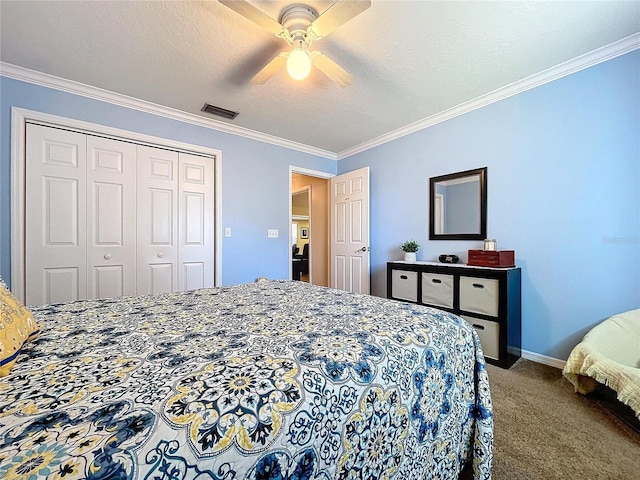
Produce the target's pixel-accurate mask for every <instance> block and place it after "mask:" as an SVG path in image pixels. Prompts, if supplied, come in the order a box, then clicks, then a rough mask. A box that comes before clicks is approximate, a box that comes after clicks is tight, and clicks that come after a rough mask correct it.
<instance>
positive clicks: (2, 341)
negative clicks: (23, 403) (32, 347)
mask: <svg viewBox="0 0 640 480" xmlns="http://www.w3.org/2000/svg"><path fill="white" fill-rule="evenodd" d="M39 334H40V329H39V328H38V324H37V323H36V321H35V320H34V319H33V315H31V312H30V311H29V310H27V308H26V307H25V306H24V305H22V303H20V301H19V300H18V299H17V298H15V297H14V296H13V295H12V294H11V292H10V291H9V289H8V288H6V285H4V282H2V284H0V377H5V376H7V375H9V372H10V371H11V367H13V365H14V364H15V363H16V360H17V358H18V355H20V352H22V347H24V345H25V344H26V343H27V342H28V341H29V340H33V339H35V338H36V337H37V336H38V335H39Z"/></svg>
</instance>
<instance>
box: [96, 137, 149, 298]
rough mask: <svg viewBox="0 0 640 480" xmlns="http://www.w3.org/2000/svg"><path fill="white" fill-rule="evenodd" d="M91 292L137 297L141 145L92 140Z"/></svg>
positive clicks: (104, 139)
mask: <svg viewBox="0 0 640 480" xmlns="http://www.w3.org/2000/svg"><path fill="white" fill-rule="evenodd" d="M87 153H88V162H87V241H88V250H87V277H88V278H87V280H88V285H87V290H88V291H87V294H88V296H89V298H109V297H119V296H122V295H135V294H136V209H135V204H136V155H137V153H136V146H135V145H133V144H132V143H127V142H123V141H119V140H112V139H107V138H101V137H94V136H87Z"/></svg>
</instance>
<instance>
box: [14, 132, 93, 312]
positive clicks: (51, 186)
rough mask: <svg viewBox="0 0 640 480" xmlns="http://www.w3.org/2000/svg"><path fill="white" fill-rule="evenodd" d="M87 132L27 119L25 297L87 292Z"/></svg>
mask: <svg viewBox="0 0 640 480" xmlns="http://www.w3.org/2000/svg"><path fill="white" fill-rule="evenodd" d="M86 153H87V149H86V136H85V135H84V134H80V133H75V132H69V131H66V130H60V129H56V128H50V127H43V126H40V125H31V124H27V142H26V171H25V181H26V185H27V192H28V195H27V196H26V202H25V212H26V215H25V216H26V221H25V249H26V251H27V252H28V254H27V255H26V258H25V274H26V275H25V302H26V304H27V305H41V304H45V303H60V302H70V301H74V300H79V299H84V298H86V295H87V278H86V275H87V274H86V272H87V268H86V261H87V260H86V258H87V241H86V234H85V232H86V202H85V197H86V181H85V178H86Z"/></svg>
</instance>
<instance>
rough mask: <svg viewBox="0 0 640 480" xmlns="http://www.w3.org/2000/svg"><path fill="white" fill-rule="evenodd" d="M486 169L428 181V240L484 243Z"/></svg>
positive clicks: (452, 174)
mask: <svg viewBox="0 0 640 480" xmlns="http://www.w3.org/2000/svg"><path fill="white" fill-rule="evenodd" d="M486 236H487V167H483V168H476V169H474V170H467V171H464V172H457V173H451V174H449V175H441V176H439V177H432V178H430V179H429V240H484V239H485V238H486Z"/></svg>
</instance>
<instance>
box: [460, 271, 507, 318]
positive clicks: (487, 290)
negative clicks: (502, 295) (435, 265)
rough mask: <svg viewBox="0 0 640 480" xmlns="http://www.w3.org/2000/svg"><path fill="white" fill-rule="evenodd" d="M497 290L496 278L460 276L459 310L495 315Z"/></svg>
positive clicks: (496, 310) (496, 311)
mask: <svg viewBox="0 0 640 480" xmlns="http://www.w3.org/2000/svg"><path fill="white" fill-rule="evenodd" d="M498 290H499V282H498V280H497V279H492V278H477V277H460V310H464V311H465V312H475V313H482V314H484V315H491V316H492V317H497V316H498V298H499V291H498Z"/></svg>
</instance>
